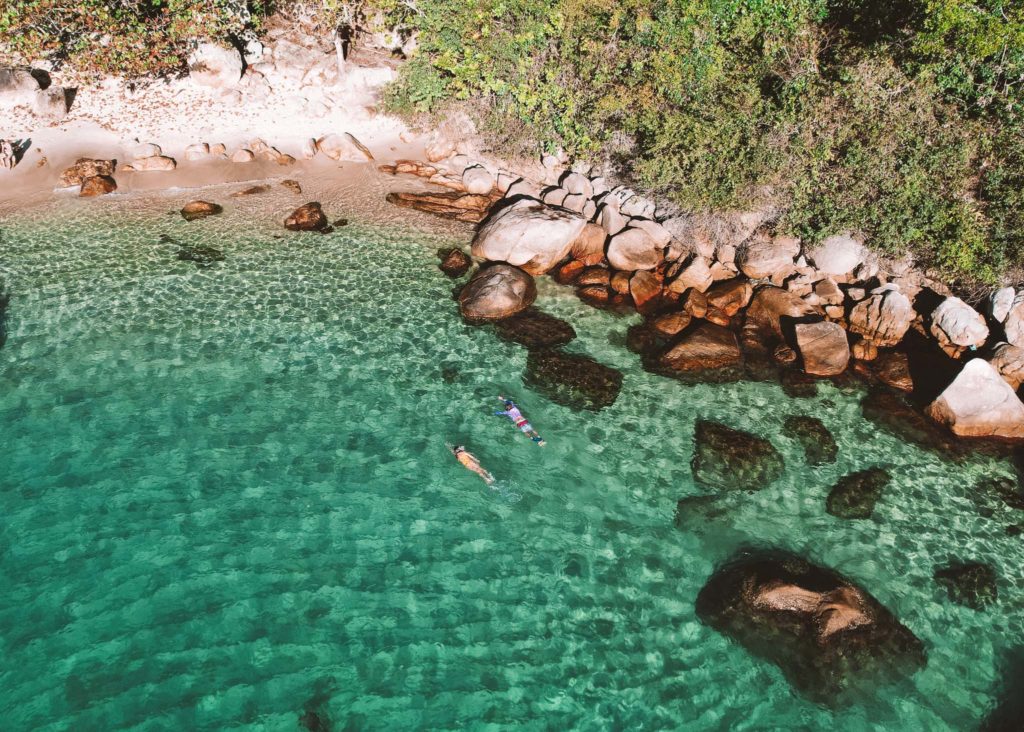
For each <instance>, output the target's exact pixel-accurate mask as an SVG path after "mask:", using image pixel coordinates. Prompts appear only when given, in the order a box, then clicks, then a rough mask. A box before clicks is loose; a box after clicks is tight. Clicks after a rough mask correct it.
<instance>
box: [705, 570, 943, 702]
mask: <svg viewBox="0 0 1024 732" xmlns="http://www.w3.org/2000/svg"><path fill="white" fill-rule="evenodd" d="M696 610H697V616H698V617H699V618H700V619H701V621H702V622H703V623H705V624H706V625H708V626H710V627H712V628H714V629H715V630H717V631H719V632H720V633H723V634H725V635H727V636H729V637H730V638H732V639H734V640H735V641H736V642H737V643H739V644H740V645H741V646H743V647H744V648H746V649H747V650H748V651H750V652H751V653H752V654H754V655H755V656H759V657H761V658H765V659H768V660H769V661H771V662H773V663H775V664H776V665H778V666H779V668H781V669H782V671H783V673H784V674H785V675H786V678H787V679H788V680H789V682H790V683H791V684H792V685H793V686H794V687H795V688H796V689H797V690H799V691H800V692H801V693H803V694H805V695H806V696H808V697H809V698H810V699H812V700H814V701H816V702H818V703H822V704H826V705H828V706H832V707H835V706H839V705H842V704H844V703H847V702H850V701H853V700H854V699H853V696H854V695H861V694H864V693H865V692H867V691H868V690H869V689H871V688H872V687H873V686H875V685H876V684H877V685H882V684H885V683H888V682H891V681H893V680H894V679H896V678H906V677H909V676H910V675H911V674H913V673H914V672H915V671H917V670H918V669H920V668H921V667H923V666H924V664H925V663H926V655H925V649H924V645H923V644H922V643H921V641H920V640H918V639H917V638H916V637H915V636H914V634H913V633H911V632H910V630H908V629H907V628H906V627H905V626H903V625H902V624H901V623H900V622H899V620H897V619H896V617H895V616H894V615H893V614H892V613H891V612H890V611H889V610H888V609H886V608H885V607H884V606H883V605H882V604H881V603H879V602H878V601H877V600H876V599H875V598H874V597H872V596H871V595H870V594H868V593H867V592H866V591H865V590H863V589H861V588H859V587H857V586H856V585H854V584H853V583H852V582H851V581H850V580H848V579H847V578H846V577H844V576H842V575H841V574H839V573H838V572H834V571H832V570H830V569H827V568H824V567H819V566H816V565H813V564H811V563H810V562H807V561H806V560H804V559H802V558H801V557H798V556H796V555H793V554H788V553H783V552H772V551H758V552H741V553H740V554H738V555H737V556H735V557H734V558H733V559H732V560H730V561H729V562H728V563H727V564H725V565H724V566H723V567H721V568H720V569H718V570H717V571H716V572H715V573H714V574H713V575H712V576H711V578H710V579H709V580H708V582H707V584H705V586H704V588H703V589H702V590H701V591H700V594H699V595H698V596H697V605H696Z"/></svg>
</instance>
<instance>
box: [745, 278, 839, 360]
mask: <svg viewBox="0 0 1024 732" xmlns="http://www.w3.org/2000/svg"><path fill="white" fill-rule="evenodd" d="M809 315H819V316H820V315H822V312H821V310H819V309H818V308H816V307H814V306H812V305H808V304H807V303H806V302H804V301H803V300H801V299H800V298H799V297H797V296H796V295H794V294H793V293H791V292H788V291H786V290H783V289H782V288H780V287H773V286H771V285H764V286H762V287H759V288H757V291H756V292H755V293H754V297H753V299H751V301H750V306H749V307H748V308H747V317H746V320H745V321H744V323H743V330H742V334H741V337H742V339H743V347H744V348H746V349H747V350H749V351H751V352H752V353H768V352H770V350H771V349H772V348H774V347H775V346H776V345H777V344H778V343H779V342H781V341H783V340H785V338H784V336H783V324H789V323H792V322H794V321H796V320H797V319H802V318H807V316H809Z"/></svg>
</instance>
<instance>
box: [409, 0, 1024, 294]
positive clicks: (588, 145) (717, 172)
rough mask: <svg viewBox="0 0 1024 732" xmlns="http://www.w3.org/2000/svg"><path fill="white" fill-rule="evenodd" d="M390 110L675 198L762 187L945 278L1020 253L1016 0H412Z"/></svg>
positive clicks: (1021, 13) (727, 195)
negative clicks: (406, 59)
mask: <svg viewBox="0 0 1024 732" xmlns="http://www.w3.org/2000/svg"><path fill="white" fill-rule="evenodd" d="M416 10H417V12H416V13H414V14H413V15H412V16H411V18H410V19H409V22H411V23H412V24H413V25H414V26H415V27H416V29H417V30H418V31H419V39H420V41H419V44H420V45H419V53H418V54H417V55H416V56H415V57H414V58H413V59H412V60H411V61H410V63H409V64H407V66H406V67H405V70H404V74H403V77H402V81H401V82H400V84H399V85H398V86H397V87H396V88H395V89H394V93H393V96H392V99H391V103H392V105H393V107H394V108H396V109H398V110H401V111H404V112H408V113H417V112H420V113H422V112H432V111H436V110H438V109H441V108H443V107H445V106H446V105H449V104H451V103H452V102H453V101H458V100H466V102H467V103H469V104H471V105H472V108H473V109H475V110H476V112H477V114H478V115H479V117H480V120H481V122H482V123H483V125H484V127H485V129H486V130H487V131H489V133H490V134H491V135H493V136H494V138H495V140H496V142H497V145H498V147H499V149H502V148H504V149H509V148H510V147H515V146H519V147H521V148H523V149H527V148H529V147H530V146H532V145H535V144H536V141H544V142H546V143H548V144H549V145H558V146H562V147H564V148H565V149H566V150H568V151H569V152H570V153H572V154H578V155H585V156H593V155H597V154H601V153H608V154H609V155H611V156H612V160H613V161H614V162H616V163H617V164H618V166H619V167H620V169H621V170H623V171H624V172H625V173H627V174H628V175H630V176H632V177H633V178H635V179H636V181H637V182H638V183H640V184H641V185H644V186H645V187H648V188H652V189H654V190H656V191H658V192H660V193H662V194H665V195H667V196H669V197H671V198H673V199H674V200H675V201H677V202H678V203H680V204H681V205H683V206H685V207H688V208H697V209H702V208H715V207H726V206H748V205H752V202H753V201H755V199H757V198H758V197H759V196H763V195H764V193H765V191H769V192H770V193H771V196H772V197H773V198H774V200H775V201H776V202H777V203H778V204H780V205H781V206H782V208H783V210H784V211H785V214H784V217H783V219H782V221H781V225H782V226H784V227H785V228H787V229H789V230H792V231H795V232H797V233H799V234H801V235H802V236H804V237H806V238H811V239H813V238H815V237H819V236H821V235H823V234H827V233H829V232H833V231H837V230H842V229H850V230H854V231H858V232H860V233H862V234H863V235H865V236H866V237H868V239H869V241H870V242H871V243H872V244H873V245H874V246H876V247H878V248H880V249H883V250H885V251H888V252H890V253H896V254H899V253H902V252H905V251H907V250H911V251H913V252H914V253H915V254H916V255H917V257H918V259H920V260H924V261H926V262H928V263H931V264H935V265H938V266H940V267H941V268H942V269H944V271H945V272H946V273H947V274H950V275H954V276H960V277H962V278H964V279H975V280H976V279H985V280H991V279H993V278H995V277H996V275H997V274H998V273H1001V272H1005V271H1006V270H1007V268H1009V267H1011V266H1014V265H1018V264H1021V263H1022V260H1024V253H1022V244H1024V214H1022V206H1021V204H1022V203H1024V193H1022V189H1021V184H1022V182H1024V152H1022V143H1024V138H1022V135H1024V3H1019V2H1005V1H1003V0H894V1H884V2H883V0H655V1H653V2H652V1H651V0H459V1H457V2H450V1H446V0H419V2H418V3H417V6H416Z"/></svg>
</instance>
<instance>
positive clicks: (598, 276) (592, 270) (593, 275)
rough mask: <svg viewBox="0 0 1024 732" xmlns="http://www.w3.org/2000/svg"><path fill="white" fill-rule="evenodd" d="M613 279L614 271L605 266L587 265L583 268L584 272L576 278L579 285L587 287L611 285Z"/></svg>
mask: <svg viewBox="0 0 1024 732" xmlns="http://www.w3.org/2000/svg"><path fill="white" fill-rule="evenodd" d="M611 281H612V273H611V271H610V270H608V269H605V268H604V267H587V268H586V269H585V270H583V274H581V275H580V276H579V278H578V279H577V280H576V286H577V287H587V286H588V285H599V286H601V287H605V286H607V285H610V284H611Z"/></svg>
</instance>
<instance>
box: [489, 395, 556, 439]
mask: <svg viewBox="0 0 1024 732" xmlns="http://www.w3.org/2000/svg"><path fill="white" fill-rule="evenodd" d="M498 399H499V400H500V401H502V402H504V403H505V411H503V412H495V413H494V416H496V417H508V418H509V419H511V420H512V423H513V424H514V425H515V426H516V427H518V428H519V429H520V430H521V431H522V433H523V434H524V435H526V436H528V437H529V438H530V439H531V440H533V441H534V442H536V443H537V446H538V447H544V445H546V444H547V443H546V442H544V438H542V437H541V436H540V435H539V434H537V430H535V429H534V428H533V425H531V424H530V423H529V422H527V421H526V417H524V416H523V413H522V412H520V411H519V407H517V406H516V403H515V402H514V401H512V400H511V399H506V398H505V397H503V396H502V395H501V394H499V395H498Z"/></svg>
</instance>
